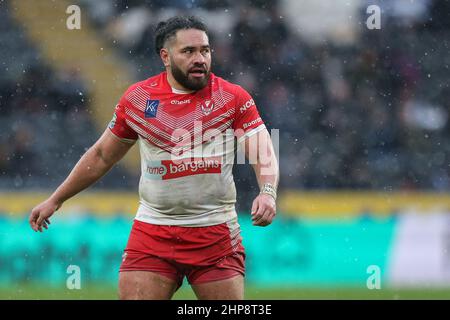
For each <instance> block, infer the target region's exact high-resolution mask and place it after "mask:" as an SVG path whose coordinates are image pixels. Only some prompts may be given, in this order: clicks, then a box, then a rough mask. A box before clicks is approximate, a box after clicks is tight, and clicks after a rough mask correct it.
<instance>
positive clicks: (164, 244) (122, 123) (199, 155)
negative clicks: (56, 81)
mask: <svg viewBox="0 0 450 320" xmlns="http://www.w3.org/2000/svg"><path fill="white" fill-rule="evenodd" d="M155 50H156V53H157V54H158V55H159V56H160V58H161V60H162V62H163V64H164V67H165V71H164V72H162V73H160V74H158V75H155V76H152V77H150V78H148V79H146V80H144V81H140V82H137V83H135V84H133V85H131V86H130V87H129V88H128V90H127V91H126V92H125V93H124V94H123V96H122V97H121V98H120V100H119V102H118V104H117V106H116V108H115V111H114V114H113V118H112V120H111V122H110V123H109V125H108V128H106V130H105V131H104V133H103V134H102V136H101V137H100V138H99V139H98V141H97V142H96V143H95V144H94V145H93V146H92V147H91V148H90V149H89V150H88V151H87V152H86V153H85V154H84V155H83V156H82V157H81V159H80V160H79V161H78V163H77V164H76V165H75V167H74V168H73V170H72V171H71V173H70V174H69V176H68V177H67V178H66V179H65V181H64V182H63V183H62V184H61V185H60V186H59V187H58V188H57V189H56V190H55V192H54V193H53V194H52V195H51V196H50V197H49V198H48V199H47V200H45V201H44V202H42V203H41V204H39V205H38V206H36V207H35V208H34V209H33V210H32V212H31V214H30V217H29V222H30V225H31V227H32V228H33V230H34V231H39V232H42V231H43V229H47V228H48V226H49V224H50V220H49V218H50V217H51V216H52V215H53V214H54V212H55V211H56V210H58V209H59V208H60V207H61V206H62V204H63V203H64V202H65V201H66V200H67V199H69V198H71V197H73V196H75V195H76V194H78V193H79V192H81V191H82V190H84V189H86V188H88V187H89V186H90V185H92V184H93V183H94V182H96V181H97V180H98V179H100V178H101V177H102V176H103V175H105V174H106V173H107V172H108V170H109V169H111V167H112V166H113V165H114V164H116V163H117V162H118V161H119V160H120V159H121V158H122V157H123V156H124V155H125V154H126V153H127V152H128V150H130V148H131V147H132V146H133V145H134V144H135V143H136V142H138V144H139V148H140V154H141V179H140V182H139V196H140V205H139V208H138V211H137V213H136V217H135V219H134V222H133V226H132V229H131V233H130V236H129V240H128V243H127V245H126V248H125V250H124V254H123V256H122V264H121V266H120V270H119V271H120V273H119V298H120V299H171V298H172V296H173V294H174V293H175V292H176V290H177V289H178V288H179V287H180V286H181V284H182V281H183V279H184V277H186V278H187V280H188V282H189V284H190V285H191V287H192V289H193V290H194V292H195V294H196V296H197V297H198V298H199V299H243V298H244V275H245V251H244V248H243V246H242V238H241V235H240V227H239V224H238V219H237V214H236V210H235V202H236V189H235V185H234V180H233V175H232V167H233V159H234V156H235V154H236V148H235V147H234V143H233V142H236V146H237V145H239V147H240V148H242V149H241V150H243V151H244V154H245V156H246V157H247V158H248V159H250V163H251V165H252V167H253V169H254V171H255V174H256V177H257V180H258V184H259V187H260V193H259V195H258V196H257V197H256V198H255V199H254V201H253V204H252V212H251V215H252V221H253V225H255V226H267V225H269V224H270V223H271V222H272V220H273V219H274V217H275V214H276V192H277V186H278V179H279V173H278V162H277V159H276V156H275V152H274V148H273V145H272V142H271V139H270V135H269V133H268V131H267V129H266V127H265V125H264V122H263V121H262V120H261V117H260V116H259V114H258V110H257V107H256V105H255V102H254V100H253V99H252V97H251V96H250V95H249V94H248V93H247V91H245V90H244V89H243V88H242V87H240V86H238V85H236V84H232V83H230V82H228V81H226V80H224V79H222V78H220V77H218V76H216V75H214V74H213V73H212V72H211V48H210V45H209V40H208V31H207V29H206V26H205V25H204V23H202V22H201V21H200V20H198V19H197V18H195V17H184V16H176V17H173V18H170V19H168V20H167V21H163V22H160V23H159V24H158V25H157V27H156V37H155ZM230 146H231V147H230ZM252 158H253V160H254V161H252ZM263 160H264V161H263Z"/></svg>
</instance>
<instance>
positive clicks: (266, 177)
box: [242, 129, 279, 226]
mask: <svg viewBox="0 0 450 320" xmlns="http://www.w3.org/2000/svg"><path fill="white" fill-rule="evenodd" d="M242 143H243V144H244V148H245V156H246V157H247V159H249V161H250V164H251V165H252V167H253V170H254V171H255V175H256V179H257V180H258V185H259V187H260V189H261V192H262V193H260V194H259V195H258V196H257V197H256V198H255V200H254V201H253V204H252V220H253V224H254V225H257V226H267V225H269V224H270V223H272V220H273V218H274V217H275V214H276V202H275V201H276V190H277V187H278V181H279V168H278V160H277V158H276V154H275V150H274V147H273V144H272V140H271V138H270V135H269V132H268V131H267V130H266V129H264V130H261V131H259V132H258V133H256V134H254V135H252V136H250V137H249V138H247V139H245V140H244V142H242ZM266 184H269V186H266V187H272V189H273V192H271V193H270V194H269V193H265V191H266V187H265V185H266Z"/></svg>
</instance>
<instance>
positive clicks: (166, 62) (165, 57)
mask: <svg viewBox="0 0 450 320" xmlns="http://www.w3.org/2000/svg"><path fill="white" fill-rule="evenodd" d="M159 56H160V57H161V60H162V62H163V64H164V66H165V67H168V66H170V57H169V50H168V49H167V48H162V49H161V51H160V52H159Z"/></svg>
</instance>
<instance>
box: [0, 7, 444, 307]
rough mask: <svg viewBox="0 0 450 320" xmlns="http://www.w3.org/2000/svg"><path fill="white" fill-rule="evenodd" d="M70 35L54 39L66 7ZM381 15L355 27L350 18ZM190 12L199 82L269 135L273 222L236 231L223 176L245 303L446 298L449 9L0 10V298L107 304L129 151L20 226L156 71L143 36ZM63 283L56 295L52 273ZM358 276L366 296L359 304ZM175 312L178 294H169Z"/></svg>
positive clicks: (123, 218)
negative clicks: (209, 74) (70, 282)
mask: <svg viewBox="0 0 450 320" xmlns="http://www.w3.org/2000/svg"><path fill="white" fill-rule="evenodd" d="M72 4H75V5H78V6H79V7H80V8H81V29H80V30H68V29H67V27H66V20H67V18H68V17H69V14H67V13H66V9H67V7H68V6H69V5H72ZM371 4H375V5H378V6H379V7H380V8H381V29H380V30H369V29H368V28H367V27H366V20H367V18H368V17H369V14H368V13H367V12H366V9H367V7H368V6H369V5H371ZM179 13H184V14H195V15H198V16H199V17H201V18H202V19H204V21H205V22H206V23H207V24H208V26H209V27H210V29H211V39H210V41H211V43H212V46H213V48H214V53H213V63H214V64H213V71H214V72H215V73H216V74H218V75H219V76H222V77H224V78H226V79H229V80H231V81H234V82H237V83H239V84H241V85H242V86H244V87H245V88H246V89H247V90H248V91H249V92H251V94H252V95H253V96H254V98H255V100H256V103H257V105H258V107H259V110H260V112H261V114H262V116H263V119H264V120H265V122H266V125H267V126H268V127H269V129H272V128H274V129H280V145H279V155H280V168H281V181H280V187H279V202H278V213H279V215H278V218H277V220H276V222H275V223H274V224H273V225H271V226H270V227H267V228H256V227H252V225H251V222H250V219H249V209H250V206H251V202H252V199H253V198H254V196H255V195H256V194H257V192H258V190H257V188H256V180H255V178H254V177H253V172H252V170H251V169H250V167H249V166H248V165H247V166H242V165H239V166H236V168H235V174H236V175H235V181H236V185H237V188H238V211H239V219H240V223H241V226H242V232H243V237H244V245H245V246H246V248H247V268H248V274H247V278H246V281H247V286H248V290H247V295H246V297H247V298H262V299H320V298H324V299H328V298H332V299H340V298H350V299H353V298H355V299H366V298H367V299H378V298H382V299H402V298H447V299H448V298H450V252H449V250H450V215H449V212H450V195H449V191H450V152H449V151H450V124H449V119H448V118H449V112H450V87H449V84H450V78H449V72H450V70H449V64H450V54H449V53H450V49H449V42H450V2H449V1H445V0H392V1H381V0H380V1H377V0H371V1H366V0H337V1H328V0H278V1H276V0H271V1H263V0H244V1H237V0H211V1H208V0H164V1H163V0H155V1H150V0H148V1H147V0H130V1H123V0H95V1H94V0H73V1H65V0H58V1H50V0H41V1H31V0H1V1H0V67H1V71H0V298H1V299H21V298H25V299H66V298H67V299H80V298H82V299H83V298H84V299H115V298H116V290H117V279H118V266H119V264H120V261H121V255H122V250H123V249H124V246H125V244H126V241H127V237H128V233H129V230H130V228H131V223H132V219H133V216H134V213H135V210H136V208H137V201H138V198H137V185H138V179H139V177H138V174H139V170H138V168H139V163H138V152H137V148H136V147H134V148H133V150H132V153H131V154H130V155H127V157H126V158H125V159H124V160H123V161H122V162H121V163H120V164H119V165H118V166H117V167H115V168H114V169H113V170H112V171H111V172H109V173H108V175H107V176H105V177H104V178H103V179H102V180H101V181H100V182H98V183H97V184H96V185H95V186H94V187H92V188H90V189H89V190H87V191H85V192H83V193H82V194H80V195H79V196H77V197H76V198H74V199H72V200H69V201H68V202H67V203H66V204H65V205H64V206H63V207H62V208H61V209H60V212H59V213H58V214H57V215H56V216H55V217H54V218H53V220H52V225H51V228H50V229H49V230H48V231H46V232H45V233H43V234H35V233H34V232H33V231H32V230H31V229H30V228H29V226H28V223H27V216H28V214H29V212H30V210H31V208H32V207H33V206H35V205H36V204H37V203H38V202H39V201H41V200H43V199H45V198H46V197H47V196H48V195H49V194H50V192H52V191H53V189H54V188H55V187H56V186H57V185H58V184H59V183H61V182H62V180H63V179H64V178H65V177H66V176H67V174H68V173H69V172H70V170H71V168H72V167H73V166H74V164H75V163H76V161H77V160H78V159H79V157H80V156H81V155H82V154H83V152H84V151H85V150H87V148H88V147H89V146H90V145H91V144H92V143H93V142H94V141H95V140H96V139H97V138H98V137H99V135H100V133H101V132H102V131H103V130H104V129H105V127H106V126H107V124H108V122H109V120H110V118H111V117H112V114H113V109H114V106H115V104H116V102H117V100H118V99H119V97H120V95H121V94H122V93H123V92H124V90H125V89H126V87H127V86H128V85H129V84H131V83H132V82H135V81H138V80H140V79H144V78H147V77H149V76H150V75H152V74H155V73H158V72H160V70H162V65H161V62H160V59H159V58H158V57H157V56H156V55H155V54H154V52H153V39H152V36H153V31H152V30H153V28H154V27H155V25H156V24H157V22H158V21H160V19H165V18H167V17H170V16H172V15H174V14H179ZM69 265H77V266H79V267H80V269H81V286H82V287H81V290H69V289H67V287H66V279H67V277H68V276H69V274H68V273H67V267H68V266H69ZM372 268H375V270H378V269H377V268H379V270H380V272H381V274H380V276H381V278H380V284H381V289H379V290H377V289H373V290H370V289H369V288H368V286H367V285H368V282H369V284H370V283H371V281H372V280H373V277H372V278H371V276H373V275H374V274H373V273H372V270H374V269H372ZM176 297H177V298H187V299H189V298H193V297H194V296H193V294H192V293H191V291H190V289H189V287H187V286H186V285H184V286H183V288H182V289H181V290H180V291H179V292H178V293H177V295H176Z"/></svg>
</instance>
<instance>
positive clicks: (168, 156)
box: [109, 72, 265, 226]
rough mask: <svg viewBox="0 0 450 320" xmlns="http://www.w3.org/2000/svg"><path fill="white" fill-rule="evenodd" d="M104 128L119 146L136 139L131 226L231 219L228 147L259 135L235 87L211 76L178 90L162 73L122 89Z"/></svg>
mask: <svg viewBox="0 0 450 320" xmlns="http://www.w3.org/2000/svg"><path fill="white" fill-rule="evenodd" d="M109 128H110V130H111V132H112V133H113V134H114V135H115V136H117V137H118V138H119V139H121V140H122V141H125V142H130V143H133V142H135V141H136V140H139V146H140V153H141V170H142V172H141V179H140V182H139V196H140V206H139V209H138V212H137V215H136V219H137V220H139V221H143V222H148V223H152V224H160V225H180V226H210V225H216V224H220V223H225V222H230V221H231V220H233V219H236V211H235V202H236V188H235V185H234V180H233V175H232V168H233V160H234V155H235V152H236V146H237V144H236V143H235V142H236V139H237V142H238V143H239V142H240V141H242V140H243V139H245V137H248V136H250V135H253V134H255V133H256V132H258V131H260V130H263V129H265V125H264V123H263V121H262V120H261V117H260V116H259V114H258V111H257V108H256V105H255V103H254V101H253V99H252V97H251V96H250V95H249V94H248V93H247V91H245V90H244V89H243V88H242V87H240V86H238V85H235V84H232V83H230V82H228V81H226V80H224V79H222V78H220V77H217V76H215V75H214V74H211V77H210V80H209V83H208V85H207V86H206V87H205V88H203V89H201V90H199V91H195V92H182V91H179V90H176V89H174V88H172V87H171V86H170V84H169V83H168V81H167V74H166V72H162V73H160V74H159V75H157V76H154V77H151V78H149V79H147V80H144V81H141V82H138V83H135V84H133V85H132V86H131V87H130V88H128V90H127V91H126V92H125V94H124V95H123V96H122V98H121V99H120V101H119V103H118V105H117V106H116V109H115V113H114V117H113V119H112V120H111V123H110V125H109Z"/></svg>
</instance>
